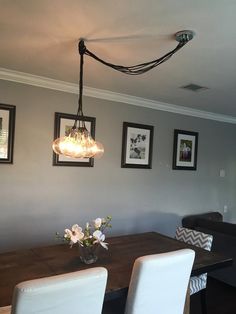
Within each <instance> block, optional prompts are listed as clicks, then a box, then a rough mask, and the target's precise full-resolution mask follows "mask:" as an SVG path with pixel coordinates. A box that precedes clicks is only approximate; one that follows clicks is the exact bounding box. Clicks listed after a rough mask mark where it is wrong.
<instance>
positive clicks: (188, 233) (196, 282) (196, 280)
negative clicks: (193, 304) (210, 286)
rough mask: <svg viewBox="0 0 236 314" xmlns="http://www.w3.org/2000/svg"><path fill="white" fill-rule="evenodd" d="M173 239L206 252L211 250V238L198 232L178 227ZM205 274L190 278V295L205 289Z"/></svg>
mask: <svg viewBox="0 0 236 314" xmlns="http://www.w3.org/2000/svg"><path fill="white" fill-rule="evenodd" d="M175 238H176V239H177V240H179V241H182V242H185V243H188V244H192V245H195V246H198V247H200V248H202V249H205V250H207V251H210V250H211V246H212V241H213V236H212V235H210V234H206V233H203V232H200V231H196V230H192V229H188V228H184V227H178V228H177V229H176V234H175ZM206 285H207V273H205V274H202V275H199V276H194V277H191V278H190V285H189V287H190V295H192V294H194V293H197V292H198V291H200V290H203V289H205V288H206Z"/></svg>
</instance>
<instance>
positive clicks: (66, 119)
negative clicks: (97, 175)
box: [53, 112, 96, 167]
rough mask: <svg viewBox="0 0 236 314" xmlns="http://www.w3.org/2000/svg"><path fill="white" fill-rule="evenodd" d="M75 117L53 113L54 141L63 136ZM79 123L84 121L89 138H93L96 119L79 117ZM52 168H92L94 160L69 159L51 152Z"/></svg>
mask: <svg viewBox="0 0 236 314" xmlns="http://www.w3.org/2000/svg"><path fill="white" fill-rule="evenodd" d="M75 119H76V115H73V114H69V113H62V112H55V117H54V140H55V139H56V138H58V137H62V136H65V134H66V133H67V132H68V130H69V129H70V128H71V127H72V126H73V124H74V121H75ZM79 120H80V121H85V125H86V127H87V129H88V131H89V132H90V134H91V136H92V137H93V138H95V124H96V118H93V117H86V116H84V117H80V118H79ZM53 166H69V167H93V166H94V158H83V159H82V158H81V159H78V158H69V157H66V156H62V155H58V154H56V153H54V152H53Z"/></svg>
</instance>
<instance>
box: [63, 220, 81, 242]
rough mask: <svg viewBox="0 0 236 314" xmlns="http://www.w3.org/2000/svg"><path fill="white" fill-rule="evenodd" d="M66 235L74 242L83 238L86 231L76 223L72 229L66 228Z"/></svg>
mask: <svg viewBox="0 0 236 314" xmlns="http://www.w3.org/2000/svg"><path fill="white" fill-rule="evenodd" d="M64 237H65V238H66V239H70V242H71V244H74V243H77V242H80V241H81V240H82V239H83V237H84V233H83V232H82V228H81V227H79V226H78V225H77V224H76V225H73V226H72V228H71V230H70V229H65V235H64Z"/></svg>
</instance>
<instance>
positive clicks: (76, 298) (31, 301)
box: [9, 267, 107, 314]
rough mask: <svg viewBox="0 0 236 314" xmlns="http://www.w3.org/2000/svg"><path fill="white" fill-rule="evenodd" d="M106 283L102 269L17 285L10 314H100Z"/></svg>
mask: <svg viewBox="0 0 236 314" xmlns="http://www.w3.org/2000/svg"><path fill="white" fill-rule="evenodd" d="M106 282H107V270H106V269H105V268H103V267H95V268H91V269H86V270H81V271H76V272H72V273H67V274H63V275H57V276H52V277H46V278H41V279H35V280H30V281H25V282H22V283H20V284H18V285H16V287H15V289H14V294H13V300H12V307H11V311H9V313H11V314H39V313H40V314H65V313H75V314H101V312H102V305H103V300H104V294H105V289H106Z"/></svg>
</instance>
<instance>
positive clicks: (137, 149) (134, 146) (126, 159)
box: [121, 122, 154, 169]
mask: <svg viewBox="0 0 236 314" xmlns="http://www.w3.org/2000/svg"><path fill="white" fill-rule="evenodd" d="M153 132H154V127H153V126H152V125H145V124H138V123H131V122H123V136H122V153H121V168H143V169H145V168H146V169H151V168H152V149H153Z"/></svg>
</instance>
